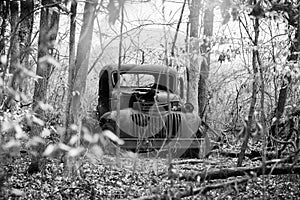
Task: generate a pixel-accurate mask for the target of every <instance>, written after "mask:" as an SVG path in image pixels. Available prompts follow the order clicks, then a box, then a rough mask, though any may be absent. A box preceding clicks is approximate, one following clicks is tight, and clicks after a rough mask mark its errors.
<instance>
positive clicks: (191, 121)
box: [97, 64, 210, 157]
mask: <svg viewBox="0 0 300 200" xmlns="http://www.w3.org/2000/svg"><path fill="white" fill-rule="evenodd" d="M118 77H119V78H118ZM118 81H119V83H118ZM183 83H184V82H183V79H182V78H179V76H178V73H177V71H176V70H174V69H171V68H168V67H167V66H162V65H135V64H126V65H121V66H120V72H119V74H118V65H107V66H104V67H103V68H102V70H101V72H100V79H99V94H98V105H97V112H98V116H99V121H100V126H101V128H102V130H110V131H112V132H114V133H115V134H116V133H118V134H119V137H120V138H121V139H122V140H123V141H124V144H123V145H121V148H124V149H128V150H132V151H136V152H140V153H145V152H147V153H150V152H152V153H154V154H155V155H162V156H163V155H166V153H170V152H172V154H173V156H182V155H186V154H190V155H192V156H193V157H195V156H196V157H203V156H204V155H205V154H206V153H208V151H209V149H210V140H209V138H208V136H206V135H204V136H201V129H200V126H201V125H200V124H201V120H200V118H199V116H198V115H197V114H195V113H194V112H193V105H191V104H190V103H184V102H183V96H184V86H183ZM117 84H119V85H120V96H119V98H120V104H119V107H120V112H119V117H118V118H119V119H118V120H117V108H118V89H117ZM117 122H119V123H117ZM117 128H118V129H119V131H118V132H117ZM170 150H171V151H170Z"/></svg>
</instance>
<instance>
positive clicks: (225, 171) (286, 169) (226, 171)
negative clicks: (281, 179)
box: [179, 164, 300, 181]
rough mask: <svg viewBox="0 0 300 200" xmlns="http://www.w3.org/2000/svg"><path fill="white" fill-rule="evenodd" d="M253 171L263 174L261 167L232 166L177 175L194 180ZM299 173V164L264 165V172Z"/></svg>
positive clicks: (233, 175)
mask: <svg viewBox="0 0 300 200" xmlns="http://www.w3.org/2000/svg"><path fill="white" fill-rule="evenodd" d="M253 172H254V173H255V174H256V176H260V175H263V167H262V166H258V167H233V168H222V169H208V170H203V172H200V173H197V172H196V173H193V172H191V173H190V174H185V175H183V176H181V177H179V180H188V181H196V180H199V178H200V179H201V180H202V181H203V180H216V179H227V178H229V177H237V176H245V175H247V174H248V175H250V176H251V174H252V173H253ZM294 173H295V174H299V173H300V166H298V165H294V166H293V164H288V165H287V166H266V167H265V174H272V175H282V174H294Z"/></svg>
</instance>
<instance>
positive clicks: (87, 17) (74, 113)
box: [64, 0, 98, 176]
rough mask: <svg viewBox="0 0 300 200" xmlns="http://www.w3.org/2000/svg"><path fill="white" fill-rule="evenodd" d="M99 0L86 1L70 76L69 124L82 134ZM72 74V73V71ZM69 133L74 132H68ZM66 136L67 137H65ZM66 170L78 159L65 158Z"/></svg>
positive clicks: (71, 171) (68, 170)
mask: <svg viewBox="0 0 300 200" xmlns="http://www.w3.org/2000/svg"><path fill="white" fill-rule="evenodd" d="M97 3H98V0H90V1H87V2H86V3H85V7H84V14H83V24H82V27H81V32H80V37H79V42H78V47H77V55H76V62H75V69H74V77H72V78H70V80H72V81H71V82H72V83H73V87H72V88H70V89H71V90H70V91H69V92H70V93H71V94H73V95H72V98H71V106H70V116H69V117H70V119H69V121H68V122H69V124H76V125H77V127H78V129H77V134H78V136H80V128H81V120H82V117H83V116H82V113H83V109H82V97H83V95H84V93H85V86H86V78H87V72H88V65H89V57H90V50H91V44H92V37H93V27H94V19H95V14H96V13H95V11H96V6H97ZM71 74H72V73H71ZM67 134H72V133H71V132H70V133H67ZM65 138H66V137H65ZM64 167H65V172H66V173H67V175H68V176H70V175H72V174H73V173H74V172H75V169H76V160H75V159H73V158H66V159H65V166H64Z"/></svg>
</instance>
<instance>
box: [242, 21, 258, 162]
mask: <svg viewBox="0 0 300 200" xmlns="http://www.w3.org/2000/svg"><path fill="white" fill-rule="evenodd" d="M254 34H255V35H254V41H252V42H253V45H254V47H257V45H258V37H259V19H258V18H255V20H254ZM257 58H258V50H257V49H255V48H254V49H253V50H252V69H253V83H252V95H251V103H250V108H249V114H248V119H247V121H246V124H247V127H246V130H245V131H246V134H245V138H244V140H243V143H242V146H241V152H240V154H239V157H238V161H237V166H238V167H241V166H242V163H243V159H244V157H245V152H246V149H247V147H248V141H249V138H250V134H251V133H250V131H251V126H252V123H253V115H254V111H255V105H256V101H257V89H258V85H257V84H258V83H257V79H258V67H257Z"/></svg>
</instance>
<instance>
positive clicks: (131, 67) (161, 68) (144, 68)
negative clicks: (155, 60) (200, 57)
mask: <svg viewBox="0 0 300 200" xmlns="http://www.w3.org/2000/svg"><path fill="white" fill-rule="evenodd" d="M168 68H169V73H170V74H173V75H176V74H177V71H176V70H175V69H173V68H171V67H168V66H166V65H151V64H147V65H138V64H123V65H121V68H120V70H121V72H127V71H132V72H148V73H153V72H154V73H167V69H168ZM117 69H118V65H117V64H112V65H106V66H104V67H103V68H102V70H101V72H102V71H104V70H108V71H115V70H117ZM101 72H100V74H101Z"/></svg>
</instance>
